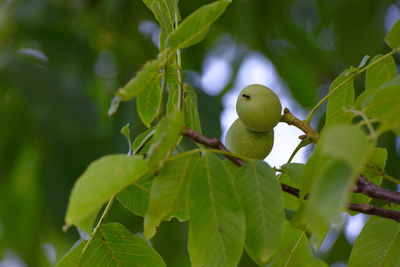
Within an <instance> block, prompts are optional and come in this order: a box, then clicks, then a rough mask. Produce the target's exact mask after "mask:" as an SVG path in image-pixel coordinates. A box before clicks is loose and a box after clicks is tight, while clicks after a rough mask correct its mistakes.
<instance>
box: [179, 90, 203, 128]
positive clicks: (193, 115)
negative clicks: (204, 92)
mask: <svg viewBox="0 0 400 267" xmlns="http://www.w3.org/2000/svg"><path fill="white" fill-rule="evenodd" d="M184 94H185V97H184V99H183V101H184V106H183V112H184V113H185V125H186V126H187V127H189V128H190V129H193V130H195V131H197V132H199V133H201V124H200V118H199V113H198V111H197V95H196V91H195V90H194V88H193V87H192V86H191V85H190V84H185V85H184Z"/></svg>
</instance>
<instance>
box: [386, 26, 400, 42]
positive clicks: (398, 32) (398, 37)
mask: <svg viewBox="0 0 400 267" xmlns="http://www.w3.org/2000/svg"><path fill="white" fill-rule="evenodd" d="M385 41H386V43H387V44H388V45H389V46H390V47H391V48H393V49H396V48H398V47H399V46H400V20H398V21H397V22H396V23H395V24H393V26H392V28H391V29H390V31H389V33H388V34H387V35H386V38H385Z"/></svg>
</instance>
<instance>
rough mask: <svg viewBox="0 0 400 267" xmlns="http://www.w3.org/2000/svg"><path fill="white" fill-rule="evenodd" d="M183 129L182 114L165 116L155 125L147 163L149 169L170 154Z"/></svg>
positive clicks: (175, 113) (176, 112) (176, 113)
mask: <svg viewBox="0 0 400 267" xmlns="http://www.w3.org/2000/svg"><path fill="white" fill-rule="evenodd" d="M182 127H183V113H182V112H180V111H175V112H174V113H170V114H167V116H165V117H164V118H163V119H162V120H161V121H160V122H159V123H158V125H157V127H156V132H155V133H154V137H153V143H152V144H151V146H150V148H149V151H148V157H147V162H148V165H149V167H150V169H154V168H155V167H156V166H157V165H158V164H159V162H160V161H161V160H162V159H164V157H165V156H166V155H167V154H168V153H169V152H172V151H171V149H173V148H174V147H175V145H176V143H177V141H178V138H179V136H180V135H181V131H182Z"/></svg>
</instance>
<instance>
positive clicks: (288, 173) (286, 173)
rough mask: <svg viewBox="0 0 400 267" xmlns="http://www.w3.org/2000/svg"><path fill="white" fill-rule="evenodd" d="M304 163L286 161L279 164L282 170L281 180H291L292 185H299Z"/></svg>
mask: <svg viewBox="0 0 400 267" xmlns="http://www.w3.org/2000/svg"><path fill="white" fill-rule="evenodd" d="M304 166H305V165H304V164H301V163H287V164H285V165H282V166H281V169H282V171H283V174H282V177H281V181H282V182H284V181H288V180H290V181H291V183H292V184H291V185H292V186H294V187H299V185H300V177H301V174H302V173H303V171H304Z"/></svg>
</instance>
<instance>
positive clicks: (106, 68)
mask: <svg viewBox="0 0 400 267" xmlns="http://www.w3.org/2000/svg"><path fill="white" fill-rule="evenodd" d="M206 3H210V1H188V0H181V1H180V3H179V6H180V9H181V15H182V17H183V18H184V17H186V16H187V15H188V14H190V13H191V12H193V11H194V10H195V9H196V8H198V7H200V6H201V5H203V4H206ZM399 8H400V4H399V2H396V1H389V0H380V1H376V0H352V1H347V0H337V1H334V0H325V1H317V0H297V1H267V0H233V3H232V4H231V5H230V6H229V7H228V9H227V11H226V12H225V14H224V15H223V16H222V17H221V18H220V19H219V20H218V21H217V22H216V23H215V24H214V25H213V26H212V28H211V30H210V32H209V34H208V36H207V37H206V39H205V40H204V41H203V42H201V43H200V44H198V45H196V46H194V47H191V48H189V49H186V50H184V51H182V59H183V69H184V70H185V72H184V74H185V80H186V81H187V82H190V83H192V84H193V85H195V87H196V90H197V93H198V96H199V108H200V111H199V112H200V117H201V119H202V126H203V131H204V133H205V135H207V136H210V137H219V136H220V134H221V128H220V122H219V120H217V119H214V118H217V116H216V115H218V114H220V112H221V111H222V96H223V95H224V94H225V93H226V92H228V91H229V89H230V88H231V87H232V84H233V81H234V78H235V74H236V73H237V71H238V70H239V68H240V66H241V63H242V62H243V60H244V59H245V58H246V55H248V53H250V52H251V51H254V50H255V51H259V52H261V53H262V54H264V55H265V56H266V57H267V58H268V59H269V60H271V62H272V63H273V64H274V66H275V68H276V70H277V72H278V74H279V75H280V77H281V78H282V79H283V81H284V82H285V84H286V85H287V87H288V88H289V90H290V92H291V94H292V95H293V97H294V98H295V100H297V102H298V103H299V104H300V105H301V106H302V107H303V108H305V109H307V108H310V107H312V106H313V105H314V104H315V103H316V101H317V100H318V99H320V98H321V96H323V95H324V94H326V92H327V90H328V86H329V82H330V81H332V80H333V79H334V78H335V76H337V75H338V74H339V73H340V72H341V71H342V70H344V68H346V66H349V65H353V66H357V65H358V64H359V62H360V61H361V59H362V58H363V56H364V55H366V54H369V55H371V56H373V55H375V54H377V53H385V52H388V51H389V48H388V47H387V46H386V44H385V43H384V37H385V34H386V32H387V30H388V29H389V28H390V26H391V25H392V24H393V23H394V22H395V21H396V20H397V19H399V18H400V11H399ZM154 21H155V20H154V18H153V16H152V14H151V13H150V11H149V10H148V9H147V8H146V6H145V5H144V4H143V3H142V2H141V1H139V0H133V1H132V0H85V1H83V0H52V1H46V0H3V1H0V266H1V267H4V266H52V265H54V263H55V262H56V260H58V259H60V257H62V256H63V255H64V254H65V253H66V252H67V251H68V250H69V248H70V247H71V246H72V245H73V244H74V242H75V241H76V240H77V239H78V238H79V233H78V232H77V231H76V230H75V229H69V230H68V232H67V233H63V232H62V230H61V228H62V226H63V219H64V214H65V211H66V207H67V202H68V197H69V193H70V190H71V187H72V185H73V183H74V181H75V180H76V179H77V178H78V177H79V175H80V174H81V173H82V172H83V171H84V170H85V168H86V167H87V165H88V164H89V163H90V162H91V161H93V160H95V159H97V158H99V157H101V156H103V155H106V154H112V153H126V152H127V150H128V147H127V144H126V141H125V139H124V137H123V136H122V135H121V134H120V133H119V130H120V128H121V127H122V126H123V125H125V124H126V123H130V124H131V131H132V134H133V135H134V136H136V135H137V134H139V133H141V132H142V131H144V130H145V127H144V126H143V125H142V124H141V123H140V121H139V119H138V116H137V114H136V110H135V103H134V101H131V102H129V103H123V104H122V105H121V107H120V110H119V111H118V113H117V114H116V115H115V116H113V117H111V118H110V117H108V116H107V109H108V107H109V103H110V101H111V99H112V97H113V93H114V91H115V90H117V89H118V88H119V87H120V86H122V85H124V84H125V83H126V82H127V81H128V80H129V79H130V78H131V77H132V76H133V75H134V74H135V72H136V71H137V70H138V69H139V68H140V67H141V66H142V64H144V63H145V62H146V61H147V60H149V59H152V58H154V57H155V56H156V54H157V51H158V49H157V47H156V46H155V44H154V43H156V42H157V41H156V40H157V36H158V35H157V34H158V29H157V26H156V25H155V24H154ZM231 44H234V45H235V46H236V47H239V48H240V49H236V50H235V53H234V57H233V58H232V60H230V65H231V66H230V67H231V69H232V75H230V76H229V80H228V81H227V82H226V83H225V84H224V87H225V89H224V90H222V91H221V92H219V93H218V95H217V96H210V95H208V94H207V93H205V92H203V91H202V90H201V86H202V85H201V83H200V82H199V81H198V80H199V77H201V74H202V71H203V69H204V66H203V64H204V59H205V58H206V56H207V54H208V53H214V55H218V54H219V53H223V52H224V47H228V46H229V45H231ZM396 60H397V61H398V58H397V56H396ZM356 82H357V83H356V85H357V86H356V87H357V90H358V93H359V92H360V90H362V78H360V79H358V80H357V81H356ZM318 116H320V117H321V118H322V119H321V120H323V114H321V112H320V113H319V114H318ZM210 118H213V119H210ZM315 121H316V123H315V125H314V126H315V127H318V119H316V120H315ZM396 142H397V152H396ZM380 145H381V146H385V147H387V148H388V150H389V160H388V163H387V172H388V173H389V174H391V175H392V176H395V177H398V178H400V164H399V163H400V160H399V151H398V150H399V146H400V142H399V138H397V141H396V137H395V136H394V135H393V134H392V133H387V134H385V135H384V136H382V137H381V139H380ZM388 186H392V187H393V185H391V184H388ZM106 221H119V222H121V223H123V224H124V225H125V226H126V227H128V228H129V229H130V230H131V231H132V232H141V231H142V219H141V218H139V217H136V216H134V215H133V214H131V213H129V211H128V210H127V209H125V208H124V207H123V206H122V205H121V204H119V203H116V204H114V206H113V209H112V211H111V213H110V215H109V216H108V217H107V220H106ZM186 231H187V224H179V223H177V222H168V223H163V224H162V225H161V227H160V228H159V232H158V234H157V235H156V237H155V238H154V239H153V240H152V243H153V245H154V247H155V248H156V250H157V251H158V252H159V253H160V254H161V256H162V257H163V258H164V259H165V261H166V263H167V265H168V266H189V265H190V264H189V258H188V254H187V250H186V239H187V237H186ZM339 242H340V243H339ZM349 248H350V245H349V242H348V241H347V239H346V238H344V236H343V234H340V236H339V238H338V239H337V241H336V244H335V245H334V246H333V249H332V250H331V251H330V252H326V253H324V254H323V255H322V256H323V257H325V258H326V259H328V262H329V263H333V262H337V261H343V260H344V259H345V258H346V257H347V256H348V254H349ZM241 266H253V264H252V263H251V262H250V261H249V259H248V257H247V256H244V257H243V260H242V263H241Z"/></svg>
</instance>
